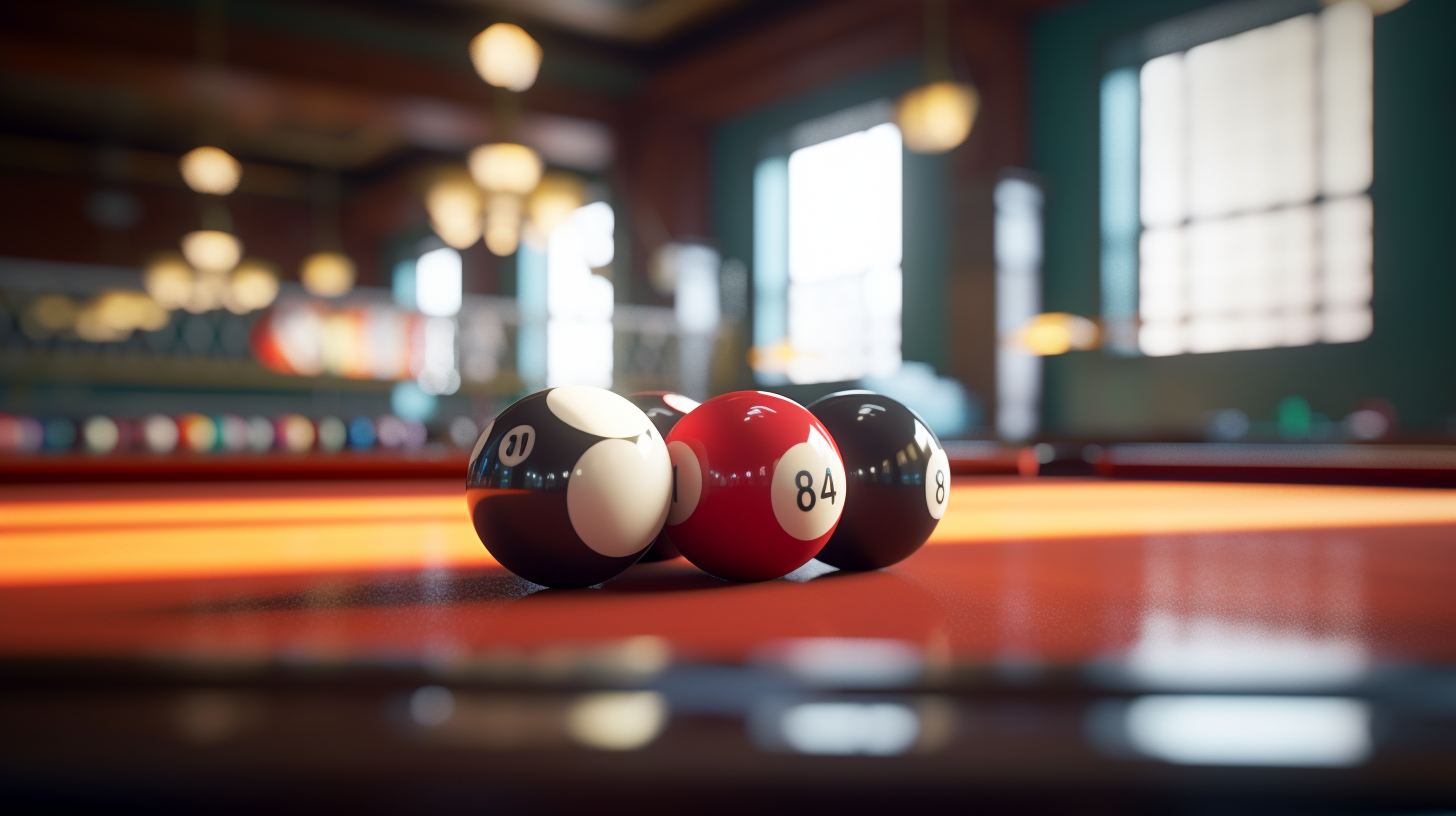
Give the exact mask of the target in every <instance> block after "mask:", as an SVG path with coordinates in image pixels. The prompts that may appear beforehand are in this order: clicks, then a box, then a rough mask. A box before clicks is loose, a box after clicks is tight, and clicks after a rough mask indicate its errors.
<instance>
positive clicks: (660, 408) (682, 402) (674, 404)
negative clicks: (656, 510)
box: [627, 391, 698, 564]
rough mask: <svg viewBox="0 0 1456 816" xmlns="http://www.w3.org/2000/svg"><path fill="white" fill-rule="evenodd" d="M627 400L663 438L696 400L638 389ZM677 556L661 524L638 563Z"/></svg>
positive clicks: (669, 393)
mask: <svg viewBox="0 0 1456 816" xmlns="http://www.w3.org/2000/svg"><path fill="white" fill-rule="evenodd" d="M627 401H628V402H631V403H632V404H633V405H635V406H637V407H638V408H641V409H642V413H644V414H646V415H647V418H648V419H650V420H652V424H653V425H654V426H655V427H656V428H657V432H658V433H660V434H662V438H663V439H666V438H667V435H668V434H669V433H671V432H672V429H673V426H674V425H677V421H678V420H679V419H682V418H683V417H685V416H687V415H688V412H689V411H692V410H693V409H694V408H696V407H698V402H697V400H694V399H692V398H691V397H685V396H683V395H682V394H677V393H674V392H672V391H639V392H638V393H636V394H632V395H631V396H629V397H627ZM681 556H682V553H680V552H678V550H677V546H676V545H675V544H673V543H672V536H671V535H669V534H668V532H667V528H666V527H664V528H663V529H662V532H660V533H658V534H657V538H656V539H654V540H653V542H652V546H651V547H648V548H647V553H646V554H645V555H643V556H642V563H644V564H650V563H652V562H653V561H667V560H669V559H672V558H679V557H681Z"/></svg>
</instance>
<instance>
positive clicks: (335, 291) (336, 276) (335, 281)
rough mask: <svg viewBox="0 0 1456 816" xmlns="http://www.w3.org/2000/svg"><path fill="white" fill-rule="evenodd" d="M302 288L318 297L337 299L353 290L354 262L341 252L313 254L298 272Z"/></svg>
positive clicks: (305, 259)
mask: <svg viewBox="0 0 1456 816" xmlns="http://www.w3.org/2000/svg"><path fill="white" fill-rule="evenodd" d="M299 277H300V278H301V279H302V280H303V288H304V289H307V290H308V291H309V293H310V294H313V295H317V296H319V297H339V296H340V295H344V294H348V292H349V290H350V289H353V288H354V262H353V261H352V260H350V258H349V256H348V255H345V254H343V253H342V252H315V253H314V254H312V255H310V256H308V257H307V258H304V259H303V266H302V268H301V269H300V271H299Z"/></svg>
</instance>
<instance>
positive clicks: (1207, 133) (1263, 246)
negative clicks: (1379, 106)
mask: <svg viewBox="0 0 1456 816" xmlns="http://www.w3.org/2000/svg"><path fill="white" fill-rule="evenodd" d="M1372 66H1373V49H1372V21H1371V14H1370V10H1369V7H1368V6H1366V5H1364V4H1363V3H1359V2H1345V3H1339V4H1337V5H1333V6H1330V7H1328V8H1326V9H1324V10H1323V11H1321V12H1319V13H1318V14H1305V15H1301V16H1298V17H1294V18H1291V19H1288V20H1284V21H1282V22H1278V23H1275V24H1273V25H1267V26H1263V27H1260V28H1255V29H1253V30H1250V31H1246V32H1244V33H1241V34H1237V35H1235V36H1231V37H1225V38H1222V39H1217V40H1213V41H1212V42H1207V43H1204V44H1202V45H1198V46H1195V47H1193V48H1189V49H1187V50H1186V51H1180V52H1177V53H1172V54H1167V55H1165V56H1160V57H1157V58H1156V59H1152V60H1149V61H1148V62H1146V63H1144V64H1143V65H1142V66H1141V69H1123V70H1122V71H1120V72H1113V73H1111V74H1109V75H1108V76H1107V78H1106V79H1105V80H1104V85H1103V105H1104V107H1103V111H1104V118H1106V117H1107V116H1109V115H1115V114H1116V113H1117V112H1118V111H1119V110H1121V111H1122V112H1124V113H1129V112H1131V111H1132V110H1134V109H1135V110H1136V111H1137V112H1138V113H1137V120H1136V121H1137V122H1138V125H1137V126H1136V127H1132V128H1125V129H1123V131H1121V133H1122V134H1124V135H1125V137H1126V138H1125V140H1126V141H1127V142H1128V143H1129V144H1131V143H1132V140H1133V139H1135V140H1136V148H1134V150H1135V151H1136V159H1135V161H1134V160H1133V158H1132V157H1133V153H1132V152H1131V151H1129V152H1128V153H1127V156H1128V160H1126V161H1124V162H1122V163H1121V164H1119V163H1118V161H1117V160H1116V159H1117V157H1116V156H1115V155H1112V156H1110V155H1109V148H1108V145H1107V144H1104V158H1103V161H1104V164H1103V176H1104V198H1103V202H1104V210H1108V209H1109V203H1111V204H1112V205H1113V206H1112V207H1111V209H1113V210H1115V209H1117V205H1118V200H1117V199H1116V195H1117V190H1118V186H1119V183H1120V182H1119V181H1118V180H1117V179H1116V178H1110V176H1115V175H1116V174H1118V173H1119V172H1121V173H1123V174H1124V175H1125V174H1126V173H1127V172H1129V171H1131V172H1136V178H1137V181H1136V182H1135V183H1134V184H1132V185H1126V195H1125V196H1124V197H1123V200H1124V201H1126V202H1128V207H1127V209H1126V213H1127V217H1126V218H1125V219H1124V221H1125V222H1126V223H1127V224H1128V227H1130V228H1132V227H1133V225H1134V224H1135V228H1136V229H1137V234H1136V238H1135V239H1133V238H1131V237H1129V239H1128V240H1127V242H1126V244H1125V246H1126V253H1127V257H1126V263H1125V264H1122V265H1121V266H1119V264H1118V259H1117V258H1116V257H1115V255H1116V252H1117V236H1116V235H1110V233H1115V232H1116V231H1117V229H1118V226H1117V217H1116V215H1113V216H1111V217H1109V214H1108V213H1107V212H1104V217H1103V234H1104V265H1103V272H1104V287H1106V284H1107V282H1108V276H1109V275H1110V276H1112V279H1113V280H1114V282H1115V280H1116V279H1117V276H1118V275H1119V273H1120V270H1121V269H1126V270H1128V272H1130V271H1131V267H1132V266H1133V265H1134V264H1135V267H1136V273H1135V275H1134V274H1126V273H1123V275H1124V277H1123V279H1124V280H1125V282H1126V283H1127V284H1128V285H1130V286H1132V287H1135V289H1136V299H1135V303H1136V306H1135V308H1136V317H1137V321H1136V324H1137V329H1136V335H1135V337H1136V340H1135V350H1136V351H1139V352H1141V353H1143V354H1147V355H1156V356H1163V355H1174V354H1185V353H1201V352H1218V351H1231V350H1235V349H1262V348H1274V347H1278V346H1302V345H1309V344H1313V343H1319V342H1325V343H1345V342H1352V341H1357V340H1362V339H1364V338H1366V337H1368V336H1369V335H1370V332H1371V328H1372V322H1373V321H1372V315H1371V308H1370V300H1371V291H1372V280H1371V258H1372V248H1371V244H1372V239H1371V231H1372V222H1373V216H1372V207H1371V202H1370V197H1369V195H1368V190H1369V188H1370V184H1371V176H1372V153H1373V150H1372V135H1371V132H1372V107H1373V103H1372ZM1134 70H1136V74H1133V71H1134ZM1119 74H1121V76H1119ZM1134 95H1135V98H1136V100H1137V101H1136V103H1135V105H1129V104H1127V103H1126V102H1125V101H1124V102H1122V103H1120V100H1131V99H1133V98H1134ZM1118 136H1119V131H1118V129H1117V126H1116V125H1115V124H1110V123H1108V122H1106V121H1104V130H1103V138H1104V142H1105V143H1106V142H1107V141H1108V140H1109V138H1111V139H1113V140H1114V141H1115V140H1116V139H1117V138H1118ZM1113 150H1114V151H1115V150H1116V147H1115V145H1114V146H1113ZM1109 195H1111V196H1112V198H1109ZM1134 196H1135V197H1136V204H1135V205H1133V204H1131V203H1130V202H1131V201H1132V199H1133V197H1134ZM1134 212H1135V213H1136V215H1135V218H1134V216H1133V213H1134ZM1109 225H1111V226H1109ZM1134 241H1135V243H1134ZM1109 253H1111V254H1109ZM1109 261H1111V262H1109ZM1104 291H1105V293H1106V288H1104ZM1104 300H1105V301H1111V302H1114V303H1115V302H1117V301H1118V300H1119V296H1118V295H1117V294H1116V293H1110V297H1105V298H1104ZM1125 302H1126V305H1127V306H1128V307H1129V309H1128V311H1131V310H1132V309H1131V307H1132V306H1133V302H1132V299H1131V298H1125ZM1128 340H1129V341H1131V340H1132V335H1131V334H1129V336H1128ZM1127 345H1128V346H1132V345H1133V344H1132V342H1128V344H1127ZM1127 350H1129V351H1133V350H1134V349H1133V348H1128V349H1127Z"/></svg>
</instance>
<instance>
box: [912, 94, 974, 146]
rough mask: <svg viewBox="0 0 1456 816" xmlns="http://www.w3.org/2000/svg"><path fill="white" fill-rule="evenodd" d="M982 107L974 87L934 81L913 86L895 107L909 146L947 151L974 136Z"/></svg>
mask: <svg viewBox="0 0 1456 816" xmlns="http://www.w3.org/2000/svg"><path fill="white" fill-rule="evenodd" d="M980 107H981V97H980V94H978V93H977V92H976V89H975V87H974V86H971V85H967V84H964V83H960V82H932V83H930V84H928V85H921V86H920V87H918V88H912V89H911V90H909V91H907V92H906V93H905V95H904V96H902V97H900V101H899V103H898V104H897V105H896V106H895V124H897V125H899V126H900V134H901V136H902V138H904V140H905V147H906V148H908V149H910V150H913V151H914V152H916V153H944V152H946V151H947V150H951V149H952V148H955V147H957V146H959V145H960V144H961V142H964V141H965V140H966V137H967V136H969V135H971V126H972V125H974V124H975V122H976V113H977V112H978V111H979V110H980Z"/></svg>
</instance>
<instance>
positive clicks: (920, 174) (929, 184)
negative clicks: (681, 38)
mask: <svg viewBox="0 0 1456 816" xmlns="http://www.w3.org/2000/svg"><path fill="white" fill-rule="evenodd" d="M923 71H924V68H923V64H922V62H921V60H920V59H919V58H918V57H917V58H910V59H905V60H901V61H897V62H893V63H889V64H887V65H884V66H881V67H878V68H875V69H872V70H870V71H866V72H864V73H861V74H857V75H855V76H852V77H849V78H847V79H845V80H842V81H840V82H837V83H834V84H831V85H828V86H826V87H824V88H821V89H819V90H816V91H813V92H811V93H808V94H804V95H803V96H799V97H795V98H792V99H789V100H786V101H783V102H779V103H775V104H774V105H771V106H768V107H766V108H762V109H760V110H757V111H754V112H752V113H749V114H747V115H745V116H742V117H739V118H737V119H734V120H732V121H730V122H727V123H725V124H723V125H721V126H719V127H718V128H717V129H716V130H715V131H714V132H713V140H712V162H713V165H712V191H713V199H712V204H713V231H714V235H715V237H716V238H717V240H718V243H719V247H720V249H721V250H722V252H723V257H725V258H739V259H741V260H743V261H744V263H747V264H749V266H750V270H751V267H752V263H753V168H754V166H755V165H756V164H757V163H758V160H759V158H760V156H761V153H760V151H761V149H762V147H763V145H764V143H765V142H766V141H767V140H768V139H770V138H773V137H776V136H781V135H783V134H785V133H786V132H787V131H788V130H789V129H790V128H792V127H793V126H795V125H797V124H799V123H801V122H806V121H808V120H810V119H815V118H818V117H820V116H827V115H829V114H831V113H835V112H837V111H841V110H844V109H845V108H849V107H853V106H855V105H860V104H863V103H866V102H872V101H874V100H876V99H881V98H886V97H888V98H891V99H893V98H895V97H897V96H899V95H900V94H901V93H903V92H904V91H906V90H908V89H910V88H911V87H913V86H914V85H916V84H918V83H920V82H923V81H924V74H923ZM949 168H950V164H949V161H948V159H947V158H946V157H945V156H921V155H917V154H914V153H910V152H909V151H906V152H905V164H904V174H905V175H904V184H905V190H904V212H905V216H904V217H905V222H904V241H905V255H904V260H903V262H902V269H903V272H904V280H905V290H904V298H905V300H904V318H903V324H902V326H903V331H904V334H903V340H902V349H903V354H904V358H905V359H906V360H919V361H923V362H927V363H930V364H932V365H934V366H935V367H936V369H937V370H938V371H941V372H942V373H943V372H944V371H945V367H946V359H947V354H946V346H947V338H946V315H945V292H946V280H945V278H946V268H947V264H948V262H949V260H948V259H949V252H948V248H947V247H948V243H947V242H948V236H949V232H948V215H947V209H946V207H947V194H948V186H947V185H948V182H947V178H948V175H949ZM750 279H751V278H750ZM749 302H750V303H752V294H751V293H750V296H749ZM750 336H751V333H750Z"/></svg>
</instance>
